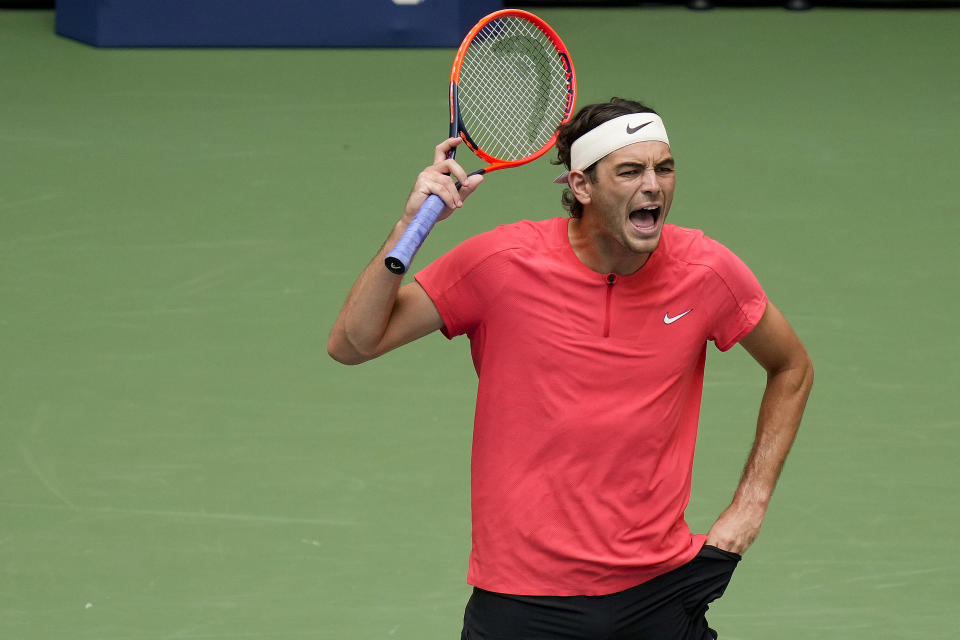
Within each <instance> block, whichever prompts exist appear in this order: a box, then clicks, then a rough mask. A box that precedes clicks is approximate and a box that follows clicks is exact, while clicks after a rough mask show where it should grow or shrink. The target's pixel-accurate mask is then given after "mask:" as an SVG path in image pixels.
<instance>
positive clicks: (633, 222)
mask: <svg viewBox="0 0 960 640" xmlns="http://www.w3.org/2000/svg"><path fill="white" fill-rule="evenodd" d="M587 183H589V184H586V185H585V186H586V188H587V189H588V191H589V202H588V203H586V204H585V210H584V217H585V218H586V217H587V216H595V217H596V220H595V221H594V222H595V223H596V224H597V226H598V227H599V228H600V229H601V230H602V233H603V234H604V235H605V236H606V237H608V238H609V239H610V240H613V241H614V243H613V244H614V246H611V249H612V250H616V251H618V252H619V249H618V248H617V247H616V246H615V245H616V244H619V245H621V246H622V247H623V248H624V249H626V250H627V251H629V252H632V253H635V254H649V253H652V252H653V250H654V249H656V248H657V246H658V245H659V244H660V233H661V232H662V230H663V224H664V221H665V220H666V218H667V213H668V212H669V211H670V203H671V202H673V191H674V188H675V186H676V175H675V174H674V160H673V156H672V155H670V147H669V146H667V145H666V144H665V143H663V142H657V141H647V142H636V143H634V144H631V145H629V146H626V147H623V148H622V149H618V150H617V151H614V152H613V153H611V154H609V155H608V156H606V157H604V158H603V159H602V160H600V162H598V163H597V168H596V182H592V183H590V181H589V180H588V181H587Z"/></svg>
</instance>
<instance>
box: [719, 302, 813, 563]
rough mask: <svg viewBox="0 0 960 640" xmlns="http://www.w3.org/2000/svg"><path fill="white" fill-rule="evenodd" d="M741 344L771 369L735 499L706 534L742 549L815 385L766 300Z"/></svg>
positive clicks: (802, 352) (789, 332)
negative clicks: (758, 319) (754, 323)
mask: <svg viewBox="0 0 960 640" xmlns="http://www.w3.org/2000/svg"><path fill="white" fill-rule="evenodd" d="M740 344H742V345H743V346H744V348H745V349H746V350H747V351H748V352H749V353H750V355H751V356H753V358H754V359H755V360H756V361H757V362H758V363H759V364H760V366H762V367H763V368H764V369H765V370H766V372H767V386H766V389H765V390H764V393H763V398H762V400H761V401H760V414H759V417H758V418H757V433H756V437H755V439H754V442H753V448H752V450H751V451H750V456H749V458H748V459H747V464H746V467H745V468H744V471H743V476H742V478H741V480H740V484H739V486H738V487H737V491H736V493H735V494H734V498H733V502H732V503H731V504H730V506H729V507H728V508H727V509H726V510H725V511H724V512H723V514H722V515H721V516H720V518H719V519H718V520H717V522H716V523H715V524H714V525H713V527H711V529H710V532H709V533H708V534H707V544H710V545H713V546H716V547H719V548H721V549H725V550H727V551H733V552H734V553H740V554H742V553H743V552H744V551H746V550H747V548H748V547H749V546H750V545H751V544H753V541H754V540H755V539H756V537H757V535H758V534H759V532H760V525H761V524H762V523H763V518H764V515H765V514H766V512H767V506H768V505H769V504H770V498H771V496H772V495H773V489H774V487H775V486H776V484H777V479H778V478H779V477H780V471H781V470H782V469H783V464H784V462H785V461H786V459H787V454H788V453H789V452H790V447H791V446H792V445H793V441H794V438H795V437H796V435H797V429H798V428H799V427H800V419H801V417H802V416H803V410H804V408H805V406H806V403H807V397H808V396H809V395H810V389H811V387H812V385H813V364H812V362H811V361H810V357H809V356H808V355H807V351H806V349H805V348H804V346H803V344H802V343H801V342H800V339H799V338H798V337H797V334H796V333H794V331H793V329H792V328H791V327H790V325H789V323H787V320H786V319H785V318H784V317H783V314H782V313H780V310H779V309H777V308H776V307H774V306H773V304H771V303H768V304H767V309H766V312H765V313H764V315H763V318H762V319H761V320H760V322H759V323H758V324H757V326H756V327H755V328H754V329H753V331H751V332H750V334H749V335H747V337H745V338H744V339H743V340H741V342H740Z"/></svg>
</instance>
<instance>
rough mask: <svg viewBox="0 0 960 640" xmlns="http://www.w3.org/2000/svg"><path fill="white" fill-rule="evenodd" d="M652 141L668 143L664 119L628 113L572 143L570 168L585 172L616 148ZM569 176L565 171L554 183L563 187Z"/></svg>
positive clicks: (653, 115) (652, 114)
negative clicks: (584, 170)
mask: <svg viewBox="0 0 960 640" xmlns="http://www.w3.org/2000/svg"><path fill="white" fill-rule="evenodd" d="M651 140H656V141H658V142H664V143H666V144H668V145H669V144H670V140H669V139H668V138H667V130H666V128H664V126H663V120H661V119H660V116H658V115H657V114H655V113H630V114H627V115H625V116H619V117H617V118H614V119H613V120H607V121H606V122H604V123H603V124H601V125H600V126H599V127H595V128H593V129H591V130H590V131H587V132H586V133H585V134H583V135H582V136H580V137H579V138H577V139H576V140H574V141H573V144H572V145H571V146H570V169H571V170H572V169H579V170H583V169H586V168H587V167H589V166H590V165H592V164H593V163H594V162H597V161H598V160H600V159H601V158H603V157H604V156H606V155H608V154H611V153H613V152H614V151H616V150H617V149H622V148H623V147H626V146H627V145H631V144H633V143H634V142H649V141H651ZM568 175H570V172H569V171H564V172H563V173H561V174H560V176H559V177H557V179H556V180H554V182H556V183H557V184H566V183H567V176H568Z"/></svg>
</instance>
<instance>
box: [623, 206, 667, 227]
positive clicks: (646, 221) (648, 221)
mask: <svg viewBox="0 0 960 640" xmlns="http://www.w3.org/2000/svg"><path fill="white" fill-rule="evenodd" d="M660 211H661V210H660V207H659V206H657V205H653V204H651V205H648V206H646V207H641V208H640V209H636V210H634V211H631V212H630V224H632V225H633V228H634V229H636V230H637V231H638V232H639V233H644V234H649V233H654V232H655V231H656V230H657V222H659V221H660Z"/></svg>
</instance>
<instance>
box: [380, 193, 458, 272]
mask: <svg viewBox="0 0 960 640" xmlns="http://www.w3.org/2000/svg"><path fill="white" fill-rule="evenodd" d="M446 206H447V205H445V204H443V200H441V199H440V196H436V195H433V194H431V195H429V196H427V199H426V200H425V201H424V203H423V204H422V205H420V210H419V211H417V215H415V216H414V217H413V220H412V221H411V222H410V226H409V227H407V230H406V231H404V233H403V236H402V237H401V238H400V240H398V241H397V244H396V245H395V246H394V247H393V250H392V251H391V252H390V253H388V254H387V257H386V259H385V260H384V261H383V262H384V264H385V265H387V269H389V270H390V271H392V272H393V273H396V274H402V273H406V272H407V269H409V268H410V263H411V262H413V256H415V255H416V254H417V251H418V250H419V249H420V245H422V244H423V241H424V240H426V239H427V234H429V233H430V230H431V229H433V225H435V224H436V223H437V218H439V217H440V214H441V213H443V209H444V208H445V207H446Z"/></svg>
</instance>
